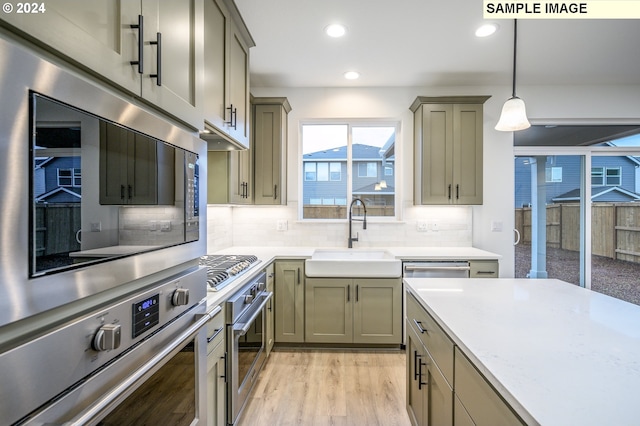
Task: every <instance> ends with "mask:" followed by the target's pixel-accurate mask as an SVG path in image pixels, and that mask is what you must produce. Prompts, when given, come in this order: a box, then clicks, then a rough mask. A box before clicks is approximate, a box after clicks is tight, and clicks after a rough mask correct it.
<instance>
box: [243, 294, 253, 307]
mask: <svg viewBox="0 0 640 426" xmlns="http://www.w3.org/2000/svg"><path fill="white" fill-rule="evenodd" d="M254 298H255V296H254V295H253V294H247V295H245V296H244V303H245V304H247V305H248V304H249V303H252V302H253V299H254Z"/></svg>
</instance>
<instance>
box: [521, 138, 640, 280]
mask: <svg viewBox="0 0 640 426" xmlns="http://www.w3.org/2000/svg"><path fill="white" fill-rule="evenodd" d="M513 155H514V158H515V157H540V156H553V155H558V156H569V155H572V156H581V157H582V158H583V161H582V167H583V170H582V173H581V180H582V181H581V182H580V185H581V187H582V191H581V192H580V194H581V195H580V206H581V214H580V233H581V235H580V286H582V287H585V288H587V289H590V288H591V258H592V247H591V192H592V191H591V172H590V171H591V162H592V161H591V159H592V157H595V156H627V155H628V156H640V148H637V147H636V148H635V149H634V148H633V147H603V146H514V147H513ZM587 201H588V202H587Z"/></svg>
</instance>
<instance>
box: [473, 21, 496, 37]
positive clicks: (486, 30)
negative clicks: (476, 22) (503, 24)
mask: <svg viewBox="0 0 640 426" xmlns="http://www.w3.org/2000/svg"><path fill="white" fill-rule="evenodd" d="M496 31H498V24H484V25H482V26H481V27H479V28H478V29H477V30H476V37H488V36H490V35H491V34H493V33H495V32H496Z"/></svg>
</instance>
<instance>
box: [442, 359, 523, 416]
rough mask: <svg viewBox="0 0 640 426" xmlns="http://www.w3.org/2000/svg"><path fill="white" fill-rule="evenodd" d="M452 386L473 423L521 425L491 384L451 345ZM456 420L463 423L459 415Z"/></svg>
mask: <svg viewBox="0 0 640 426" xmlns="http://www.w3.org/2000/svg"><path fill="white" fill-rule="evenodd" d="M454 361H455V366H454V368H455V378H454V385H453V386H454V389H455V392H456V395H457V397H458V398H459V399H460V403H461V405H462V407H463V408H464V409H465V411H466V412H467V414H468V415H469V417H470V418H471V420H472V421H473V424H475V425H477V426H485V425H486V426H513V425H523V424H525V423H524V422H523V421H522V420H520V418H519V417H518V416H517V415H516V414H515V413H514V412H513V410H512V409H511V407H509V405H508V404H507V403H506V402H505V401H504V400H503V399H502V398H501V397H500V395H499V394H498V393H497V392H496V391H495V390H494V389H493V387H491V385H490V384H489V383H488V382H487V381H486V379H485V378H484V377H483V376H482V375H481V374H480V372H479V371H478V370H477V369H476V368H475V367H474V366H473V364H472V363H471V361H469V359H468V358H467V357H466V355H465V354H463V353H462V351H461V350H460V349H459V348H458V347H456V348H455V357H454ZM462 417H463V418H462V420H461V422H460V423H457V422H456V423H455V424H456V425H464V424H466V423H465V419H464V416H462Z"/></svg>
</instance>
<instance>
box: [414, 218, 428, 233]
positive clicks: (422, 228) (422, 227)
mask: <svg viewBox="0 0 640 426" xmlns="http://www.w3.org/2000/svg"><path fill="white" fill-rule="evenodd" d="M416 229H417V230H418V232H427V222H425V221H422V220H419V221H417V222H416Z"/></svg>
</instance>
